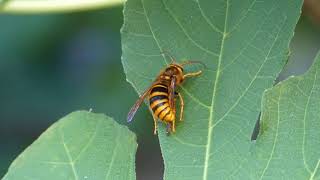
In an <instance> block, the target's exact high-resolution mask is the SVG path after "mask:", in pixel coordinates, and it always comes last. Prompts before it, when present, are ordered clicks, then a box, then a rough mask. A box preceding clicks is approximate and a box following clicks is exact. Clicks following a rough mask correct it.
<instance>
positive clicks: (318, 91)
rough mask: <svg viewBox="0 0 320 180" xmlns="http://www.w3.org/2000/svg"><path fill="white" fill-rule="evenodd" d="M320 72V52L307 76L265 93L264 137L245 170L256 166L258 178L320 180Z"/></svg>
mask: <svg viewBox="0 0 320 180" xmlns="http://www.w3.org/2000/svg"><path fill="white" fill-rule="evenodd" d="M319 73H320V53H319V55H318V57H317V58H316V61H315V63H314V65H313V66H312V67H311V69H310V70H309V71H308V72H307V73H306V74H305V75H303V76H300V77H299V76H298V77H291V78H289V79H288V80H286V81H284V82H283V83H280V84H279V85H277V86H275V87H274V88H272V89H270V90H268V91H266V92H265V94H264V96H263V101H262V107H263V109H262V116H261V122H262V132H261V136H260V137H259V139H258V141H257V144H256V146H255V147H254V149H253V151H252V152H254V153H252V156H248V157H246V162H245V163H244V164H243V165H242V167H241V168H249V167H251V166H252V165H253V166H254V169H253V170H254V174H252V177H254V179H279V178H280V177H281V179H310V180H311V179H320V151H319V149H320V131H319V130H320V121H319V120H320V109H319V107H320V74H319ZM237 174H239V173H237Z"/></svg>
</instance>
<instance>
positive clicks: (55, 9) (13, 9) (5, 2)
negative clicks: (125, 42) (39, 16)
mask: <svg viewBox="0 0 320 180" xmlns="http://www.w3.org/2000/svg"><path fill="white" fill-rule="evenodd" d="M124 1H125V0H73V1H67V0H47V1H44V0H28V1H22V0H0V12H1V13H12V14H35V13H61V12H74V11H83V10H92V9H99V8H105V7H111V6H116V5H121V4H122V3H123V2H124Z"/></svg>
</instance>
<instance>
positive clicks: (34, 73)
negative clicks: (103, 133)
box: [0, 7, 161, 177]
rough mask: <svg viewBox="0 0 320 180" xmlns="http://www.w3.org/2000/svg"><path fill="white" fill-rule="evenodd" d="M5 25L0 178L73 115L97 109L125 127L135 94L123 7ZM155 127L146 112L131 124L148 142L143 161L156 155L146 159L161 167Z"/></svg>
mask: <svg viewBox="0 0 320 180" xmlns="http://www.w3.org/2000/svg"><path fill="white" fill-rule="evenodd" d="M0 22H1V28H0V39H1V41H0V58H1V60H0V82H1V88H0V98H1V101H0V107H1V108H0V159H1V161H0V177H2V176H3V175H4V173H5V172H6V170H7V168H8V167H9V164H10V162H11V161H12V160H13V159H14V158H15V157H16V156H17V155H18V154H19V153H20V152H21V151H22V150H23V149H24V148H25V147H26V146H28V145H29V144H31V143H32V142H33V141H34V140H35V138H37V137H38V136H39V134H40V133H41V132H43V131H44V130H45V129H46V128H47V127H49V125H51V124H52V123H53V122H54V121H55V120H57V119H59V118H60V117H62V116H64V115H66V114H68V113H70V112H72V111H74V110H82V109H85V110H89V109H91V108H92V111H93V112H99V113H105V114H108V115H109V116H111V117H113V118H114V119H116V120H118V121H119V123H121V124H126V120H125V118H126V114H127V111H128V110H129V109H130V107H131V105H132V104H133V103H134V102H135V100H136V99H137V98H138V96H137V94H136V93H135V92H134V90H133V88H132V87H131V86H130V85H129V84H128V83H127V82H126V80H125V76H124V74H123V69H122V66H121V62H120V57H121V46H120V33H119V29H120V27H121V25H122V7H116V8H113V9H105V10H99V11H90V12H81V13H69V14H60V15H28V16H25V15H1V16H0ZM152 123H153V121H152V119H151V116H150V114H149V112H148V110H147V108H146V107H145V106H143V107H142V108H141V110H140V111H139V113H138V114H137V118H136V121H135V122H133V123H132V124H130V125H129V126H130V128H131V129H132V130H133V131H135V132H136V133H137V135H138V137H141V138H139V140H141V141H143V142H144V143H142V144H140V145H139V149H138V156H139V157H141V158H142V159H143V158H144V159H145V157H144V154H145V153H148V152H152V153H153V152H154V153H155V154H152V155H149V156H153V158H149V159H145V160H147V161H149V162H158V164H160V163H159V162H161V157H160V152H159V148H158V146H159V145H158V144H157V143H158V142H157V138H156V136H153V135H152V128H153V127H152ZM141 147H142V148H143V147H146V149H147V150H141ZM147 164H148V163H146V165H147ZM145 168H149V169H151V167H145V165H143V166H141V167H140V166H139V167H137V170H138V172H137V173H138V175H139V169H141V171H142V170H144V169H145ZM151 170H152V169H151ZM156 171H158V170H156ZM151 172H152V171H151ZM160 173H161V172H160Z"/></svg>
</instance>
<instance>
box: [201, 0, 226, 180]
mask: <svg viewBox="0 0 320 180" xmlns="http://www.w3.org/2000/svg"><path fill="white" fill-rule="evenodd" d="M226 3H227V4H226V14H225V19H224V28H223V36H222V40H221V48H220V53H219V59H218V67H217V72H216V78H215V81H214V86H213V92H212V99H211V108H210V114H209V119H208V137H207V143H206V153H205V160H204V167H203V180H207V179H208V167H209V158H210V147H211V138H212V130H213V127H212V123H213V119H214V114H213V107H214V106H215V96H216V94H217V87H218V80H219V77H220V70H221V60H222V56H223V52H224V42H225V39H226V36H227V33H226V30H227V22H228V12H229V0H227V1H226Z"/></svg>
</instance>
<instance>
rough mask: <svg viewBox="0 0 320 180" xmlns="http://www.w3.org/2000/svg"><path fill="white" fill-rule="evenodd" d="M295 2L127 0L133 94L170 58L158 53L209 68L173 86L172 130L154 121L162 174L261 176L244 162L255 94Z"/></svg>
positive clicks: (282, 53) (269, 72) (286, 33)
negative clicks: (181, 110)
mask: <svg viewBox="0 0 320 180" xmlns="http://www.w3.org/2000/svg"><path fill="white" fill-rule="evenodd" d="M301 5H302V1H301V0H297V1H291V0H281V1H279V0H241V1H239V0H215V1H213V0H188V1H186V0H175V1H173V0H171V1H170V0H161V1H160V0H159V1H154V0H128V1H127V2H126V4H125V10H124V18H125V19H124V21H125V22H124V26H123V28H122V34H121V35H122V50H123V56H122V62H123V65H124V69H125V72H126V75H127V79H128V81H129V82H130V83H131V84H132V85H133V87H134V88H135V89H136V90H137V92H138V93H141V92H143V90H145V89H146V88H147V87H148V86H149V85H150V84H151V82H152V81H153V80H154V78H155V76H156V75H157V74H158V73H159V71H160V69H162V68H163V67H165V66H166V65H167V64H168V63H170V59H169V58H168V57H167V56H165V55H161V53H160V52H161V51H167V52H169V53H170V54H172V55H173V56H174V57H175V58H176V59H177V61H178V62H181V61H182V60H185V59H195V60H200V61H202V62H204V63H205V64H206V65H207V66H208V69H206V70H204V73H203V74H202V76H201V77H199V78H193V79H189V80H187V81H186V82H185V84H184V85H183V87H182V88H180V92H182V94H183V96H184V98H185V117H184V122H181V123H180V122H179V123H178V125H177V132H176V134H174V135H171V136H166V135H165V133H164V131H165V130H164V126H160V129H161V131H160V132H159V138H160V144H161V148H162V153H163V158H164V163H165V174H164V177H165V179H174V180H178V179H183V180H186V179H203V180H207V179H227V178H231V179H232V178H234V179H249V178H252V179H255V178H256V177H258V176H259V175H261V173H262V172H261V171H254V170H255V166H256V164H248V161H249V160H248V157H250V151H251V146H252V143H251V142H250V135H251V132H252V130H253V127H254V124H255V121H256V120H257V117H258V114H259V111H260V104H261V97H262V93H263V91H264V90H265V89H266V88H269V87H271V86H272V85H273V82H274V80H275V78H276V77H277V74H278V73H279V71H280V70H281V69H282V67H283V65H284V64H285V62H286V59H287V53H288V44H289V41H290V39H291V38H292V36H293V29H294V27H295V25H296V23H297V20H298V18H299V15H300V9H301ZM187 70H188V71H194V70H196V68H193V67H192V66H190V68H188V69H187ZM151 132H152V130H150V133H151ZM265 149H266V152H270V149H269V147H265ZM267 150H268V151H267ZM245 165H248V166H245ZM249 166H250V168H249ZM242 167H245V168H242ZM279 167H283V166H280V165H279Z"/></svg>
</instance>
